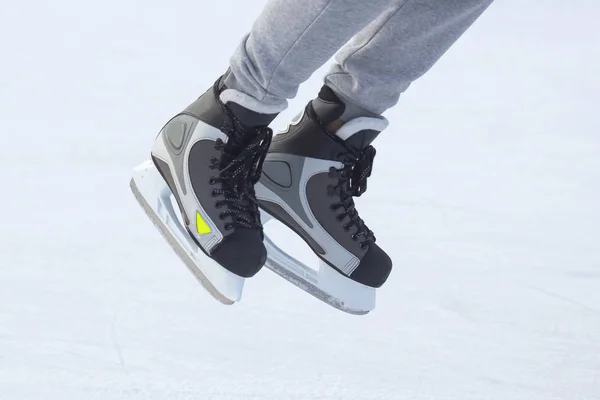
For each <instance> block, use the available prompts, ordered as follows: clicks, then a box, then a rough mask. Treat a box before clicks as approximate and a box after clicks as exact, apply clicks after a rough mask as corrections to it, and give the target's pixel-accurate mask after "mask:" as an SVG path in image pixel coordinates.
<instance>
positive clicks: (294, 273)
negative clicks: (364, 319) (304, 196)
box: [261, 210, 376, 315]
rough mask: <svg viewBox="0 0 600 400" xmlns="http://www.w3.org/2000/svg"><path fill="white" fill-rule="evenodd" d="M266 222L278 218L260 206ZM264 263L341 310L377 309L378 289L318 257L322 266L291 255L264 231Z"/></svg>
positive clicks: (353, 311) (350, 312)
mask: <svg viewBox="0 0 600 400" xmlns="http://www.w3.org/2000/svg"><path fill="white" fill-rule="evenodd" d="M261 220H262V223H263V225H265V224H267V223H269V222H270V221H277V219H276V218H274V217H272V216H271V215H270V214H268V213H267V212H265V211H264V210H261ZM264 243H265V247H266V248H267V262H266V263H265V266H266V267H267V268H269V269H270V270H271V271H273V272H275V273H276V274H278V275H279V276H281V277H282V278H284V279H286V280H287V281H289V282H290V283H292V284H294V285H296V286H297V287H299V288H300V289H302V290H304V291H305V292H307V293H309V294H310V295H312V296H314V297H316V298H317V299H319V300H321V301H322V302H324V303H327V304H329V305H330V306H332V307H334V308H337V309H338V310H340V311H343V312H346V313H348V314H354V315H365V314H368V313H369V312H370V311H373V310H374V309H375V300H376V289H375V288H372V287H369V286H365V285H363V284H361V283H358V282H356V281H353V280H352V279H350V278H348V277H346V276H344V275H343V274H341V273H340V272H338V271H336V270H335V269H334V268H332V267H331V266H330V265H328V264H327V263H325V262H324V261H322V260H319V270H318V271H317V270H315V269H313V268H310V267H308V266H307V265H305V264H304V263H302V262H300V261H298V260H296V259H295V258H294V257H291V256H289V255H288V254H287V253H286V252H285V251H283V250H281V249H280V248H279V247H278V246H277V245H276V244H275V243H274V242H273V241H272V240H271V239H270V238H269V237H268V235H267V234H265V240H264Z"/></svg>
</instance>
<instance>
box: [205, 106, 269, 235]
mask: <svg viewBox="0 0 600 400" xmlns="http://www.w3.org/2000/svg"><path fill="white" fill-rule="evenodd" d="M221 107H222V109H223V111H224V112H225V114H227V116H228V117H229V119H230V121H231V123H227V122H225V123H224V125H223V126H222V127H221V131H222V132H223V133H225V134H226V135H227V137H228V140H227V142H226V143H225V142H223V140H221V139H217V140H216V142H215V148H216V149H217V150H219V151H221V157H220V159H217V158H213V159H211V168H212V169H218V170H219V172H218V175H217V176H215V177H212V178H211V180H210V184H211V185H214V184H216V183H219V182H220V183H221V188H220V189H214V190H213V192H212V195H213V197H219V196H223V197H224V198H223V199H221V200H218V201H217V202H216V203H215V206H216V207H217V208H223V207H225V206H226V208H225V210H224V211H222V212H221V213H220V214H219V218H221V219H222V220H224V219H225V218H227V217H228V216H231V217H232V222H230V223H228V224H226V225H225V229H226V230H231V229H234V228H236V227H243V228H250V229H259V230H262V224H261V222H260V212H259V209H258V202H257V200H256V192H255V191H254V185H255V184H256V183H257V182H258V180H259V179H260V176H261V173H262V165H263V162H264V160H265V157H266V155H267V151H268V149H269V146H270V144H271V138H272V136H273V132H272V130H271V129H270V128H268V127H258V128H248V127H246V126H244V125H243V124H242V122H241V121H240V120H239V119H237V118H236V117H235V115H233V113H232V112H231V111H230V110H229V109H228V108H227V106H225V105H224V104H221Z"/></svg>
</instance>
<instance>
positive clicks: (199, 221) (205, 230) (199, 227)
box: [196, 211, 211, 235]
mask: <svg viewBox="0 0 600 400" xmlns="http://www.w3.org/2000/svg"><path fill="white" fill-rule="evenodd" d="M196 231H198V234H199V235H207V234H209V233H210V232H211V230H210V226H208V224H207V223H206V221H204V218H202V215H200V213H199V212H198V211H196Z"/></svg>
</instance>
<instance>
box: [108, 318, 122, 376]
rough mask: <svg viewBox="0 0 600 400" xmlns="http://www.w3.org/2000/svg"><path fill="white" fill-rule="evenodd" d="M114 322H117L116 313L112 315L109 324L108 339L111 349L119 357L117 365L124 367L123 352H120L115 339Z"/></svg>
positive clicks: (117, 341)
mask: <svg viewBox="0 0 600 400" xmlns="http://www.w3.org/2000/svg"><path fill="white" fill-rule="evenodd" d="M116 321H117V313H116V312H115V314H114V315H113V318H112V321H111V322H110V339H111V341H112V344H113V348H114V349H115V351H116V353H117V356H118V357H119V364H120V365H121V366H122V367H124V366H125V359H124V358H123V352H122V351H121V346H120V345H119V340H118V339H117V333H116V328H115V325H116Z"/></svg>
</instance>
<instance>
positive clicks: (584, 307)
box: [523, 285, 600, 315]
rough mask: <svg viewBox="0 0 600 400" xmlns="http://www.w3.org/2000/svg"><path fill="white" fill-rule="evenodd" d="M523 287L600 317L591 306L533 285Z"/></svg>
mask: <svg viewBox="0 0 600 400" xmlns="http://www.w3.org/2000/svg"><path fill="white" fill-rule="evenodd" d="M523 286H524V287H526V288H528V289H530V290H533V291H535V292H539V293H542V294H544V295H546V296H548V297H553V298H555V299H558V300H561V301H564V302H566V303H569V304H572V305H574V306H577V307H579V308H582V309H584V310H586V311H588V312H591V313H593V314H596V315H600V310H597V309H595V308H593V307H590V306H588V305H586V304H583V303H580V302H578V301H576V300H573V299H571V298H569V297H566V296H563V295H560V294H558V293H554V292H551V291H549V290H546V289H542V288H540V287H537V286H532V285H523Z"/></svg>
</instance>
